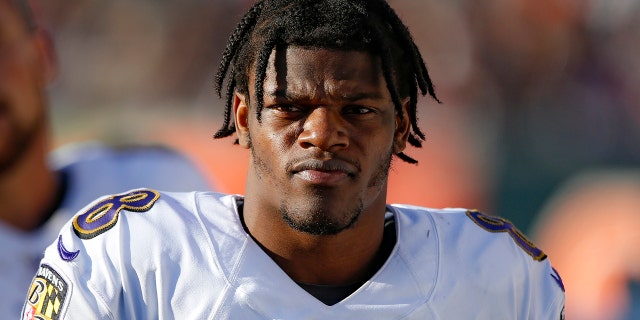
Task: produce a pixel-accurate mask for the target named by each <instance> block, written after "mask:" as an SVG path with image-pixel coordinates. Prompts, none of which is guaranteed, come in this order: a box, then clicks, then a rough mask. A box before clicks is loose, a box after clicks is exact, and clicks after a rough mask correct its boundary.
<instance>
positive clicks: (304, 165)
mask: <svg viewBox="0 0 640 320" xmlns="http://www.w3.org/2000/svg"><path fill="white" fill-rule="evenodd" d="M357 171H358V170H357V167H356V166H354V165H352V164H350V163H349V162H346V161H343V160H334V159H332V160H326V161H323V160H315V159H311V160H305V161H302V162H298V163H297V164H296V165H294V166H293V167H292V168H291V170H290V172H291V173H292V174H293V175H294V176H295V177H297V178H300V179H302V180H305V181H307V182H309V183H312V184H318V185H333V184H337V183H340V182H341V181H343V180H344V179H347V178H352V177H354V176H355V174H356V172H357Z"/></svg>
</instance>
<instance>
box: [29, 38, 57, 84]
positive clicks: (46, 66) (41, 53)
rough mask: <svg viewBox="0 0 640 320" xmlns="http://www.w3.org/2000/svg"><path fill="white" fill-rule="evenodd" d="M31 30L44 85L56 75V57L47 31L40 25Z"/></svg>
mask: <svg viewBox="0 0 640 320" xmlns="http://www.w3.org/2000/svg"><path fill="white" fill-rule="evenodd" d="M33 32H34V41H35V45H36V48H37V54H38V59H39V60H38V61H39V63H40V65H41V70H42V79H43V81H44V85H47V84H49V83H50V82H51V81H53V79H55V77H56V76H57V75H58V57H57V55H56V51H55V48H54V45H53V40H52V39H51V35H50V34H49V32H47V30H45V29H43V28H41V27H37V28H36V30H34V31H33Z"/></svg>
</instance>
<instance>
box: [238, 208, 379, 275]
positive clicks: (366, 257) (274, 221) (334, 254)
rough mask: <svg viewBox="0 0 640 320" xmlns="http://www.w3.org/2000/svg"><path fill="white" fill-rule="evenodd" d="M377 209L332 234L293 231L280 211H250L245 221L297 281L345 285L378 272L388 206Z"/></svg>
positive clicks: (281, 266) (261, 244) (263, 246)
mask: <svg viewBox="0 0 640 320" xmlns="http://www.w3.org/2000/svg"><path fill="white" fill-rule="evenodd" d="M255 209H256V208H252V205H251V203H248V204H247V203H245V205H244V210H255ZM378 211H380V212H379V214H378V213H377V212H376V213H375V214H374V213H372V212H363V214H362V215H361V216H360V219H359V220H358V222H357V223H356V224H355V225H354V226H353V227H352V228H349V229H347V230H344V231H342V232H340V233H339V234H337V235H329V236H317V235H311V234H307V233H304V232H300V231H297V230H293V229H292V228H291V227H289V225H288V224H287V223H286V222H284V220H283V219H282V218H281V217H280V214H279V213H275V212H272V213H266V212H265V211H264V210H263V209H262V210H260V211H259V213H257V214H256V212H257V211H253V212H249V215H248V216H246V215H245V216H244V217H243V222H244V223H245V224H246V225H245V228H246V229H247V231H248V232H249V234H250V235H251V236H252V237H253V238H254V240H255V241H256V242H257V243H258V244H259V245H260V246H261V247H262V249H263V250H264V251H265V252H266V253H267V254H268V255H269V256H270V257H271V258H272V259H273V260H274V261H275V262H276V264H278V265H279V266H280V268H281V269H282V270H283V271H284V272H285V273H287V274H288V275H289V277H290V278H291V279H293V280H294V281H297V282H302V283H307V284H320V285H346V284H352V283H355V282H359V281H364V280H366V279H368V278H369V277H370V276H371V275H372V274H373V273H374V272H375V270H372V269H374V268H376V267H375V265H376V263H375V259H376V256H377V254H378V252H379V250H380V247H381V243H382V239H383V231H384V213H385V207H384V206H383V207H382V208H381V209H380V210H378ZM245 212H246V211H245ZM265 215H271V216H268V217H267V216H265Z"/></svg>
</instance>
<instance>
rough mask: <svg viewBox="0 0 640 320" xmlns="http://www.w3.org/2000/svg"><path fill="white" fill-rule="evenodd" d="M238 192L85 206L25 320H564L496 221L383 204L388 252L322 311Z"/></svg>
mask: <svg viewBox="0 0 640 320" xmlns="http://www.w3.org/2000/svg"><path fill="white" fill-rule="evenodd" d="M239 198H240V196H233V195H221V194H217V193H212V192H192V193H160V192H156V191H153V190H133V191H131V192H130V193H127V194H121V195H117V196H112V197H107V198H103V199H101V200H99V201H96V202H94V203H93V204H91V205H89V206H87V207H85V208H84V209H83V210H82V211H81V212H80V213H79V214H78V216H77V217H76V218H74V219H73V220H72V221H70V222H68V223H67V224H66V225H65V226H64V228H63V229H62V232H61V236H60V238H59V240H58V241H56V242H55V243H54V244H52V245H51V246H50V247H49V248H47V250H46V253H45V258H44V259H43V260H42V262H41V267H40V270H39V271H38V274H37V275H36V277H35V278H34V280H33V283H32V285H31V289H30V290H29V293H28V294H27V300H26V302H25V307H24V309H23V319H32V318H33V315H34V314H35V315H42V314H44V315H45V316H46V318H47V319H63V318H64V319H332V320H338V319H491V320H496V319H509V320H513V319H545V320H548V319H561V313H562V310H563V306H564V301H565V298H564V291H563V288H562V285H561V280H560V279H559V276H558V275H557V273H556V272H555V271H554V270H553V269H552V267H551V265H550V263H549V259H545V258H546V256H544V254H543V253H542V252H541V251H540V250H538V249H537V248H535V247H533V246H531V244H530V243H526V242H525V243H523V242H522V241H521V240H523V239H524V238H523V237H522V236H521V235H520V234H518V233H517V232H515V229H513V228H511V226H510V225H509V224H508V223H506V222H505V221H504V220H501V219H497V218H491V217H487V216H484V215H482V214H480V213H478V212H475V211H467V210H464V209H445V210H434V209H428V208H420V207H414V206H405V205H392V206H389V211H390V212H391V213H392V214H393V215H394V217H395V224H396V233H397V242H396V245H395V247H394V249H393V251H392V253H391V255H390V256H389V257H388V259H387V261H386V262H385V264H384V265H383V267H382V268H381V269H380V270H379V271H378V272H377V273H376V274H375V275H374V276H373V277H372V278H371V279H369V280H368V281H367V282H366V283H364V284H363V285H362V286H361V287H360V288H359V289H357V290H356V291H355V292H354V293H352V294H351V295H350V296H348V297H347V298H345V299H344V300H342V301H340V302H338V303H337V304H335V305H332V306H327V305H325V304H323V303H322V302H320V301H319V300H317V299H315V298H314V297H313V296H311V295H310V294H308V293H307V291H305V290H303V289H302V288H301V287H300V286H298V285H297V284H296V283H295V282H294V281H293V280H292V279H290V278H289V277H288V276H287V275H286V274H285V273H284V272H283V271H282V270H281V269H280V268H279V267H278V266H277V265H276V264H275V263H274V262H273V261H272V260H271V259H270V258H269V256H268V255H267V254H266V253H264V252H263V251H262V250H261V248H260V247H259V246H258V245H257V244H256V243H255V242H254V241H253V240H252V238H251V237H250V236H249V235H248V234H247V233H246V232H245V231H244V229H243V227H242V223H241V221H240V218H239V215H238V210H237V205H236V200H237V199H239ZM488 230H492V231H488Z"/></svg>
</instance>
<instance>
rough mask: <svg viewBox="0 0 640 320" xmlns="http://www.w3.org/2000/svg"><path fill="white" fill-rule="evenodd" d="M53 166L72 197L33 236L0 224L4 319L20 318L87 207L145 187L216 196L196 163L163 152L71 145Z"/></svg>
mask: <svg viewBox="0 0 640 320" xmlns="http://www.w3.org/2000/svg"><path fill="white" fill-rule="evenodd" d="M50 161H51V166H52V168H53V169H54V170H55V171H57V172H59V176H60V177H62V178H63V179H64V180H65V181H66V183H65V184H66V191H65V192H64V197H63V198H62V199H61V201H62V202H61V203H60V206H59V207H58V208H57V209H56V210H55V211H54V212H53V213H52V215H51V217H50V218H49V219H48V220H47V222H46V223H45V224H44V225H43V226H42V227H40V228H39V229H37V230H35V231H32V232H22V231H18V230H15V229H13V228H11V227H10V226H8V225H5V224H3V223H2V222H0V244H1V245H0V283H2V290H0V315H2V316H1V317H0V318H3V317H4V316H6V317H8V318H11V319H15V318H16V317H17V316H18V314H19V313H20V308H21V307H22V303H23V302H24V296H25V290H27V289H28V287H29V283H30V282H31V279H32V278H33V273H34V272H35V271H36V270H37V268H38V263H39V262H40V260H41V259H42V256H43V253H44V250H45V248H46V247H47V246H48V245H49V244H51V242H52V241H54V240H55V239H56V238H57V236H58V233H59V232H60V228H61V227H62V226H63V225H64V224H65V223H66V222H67V221H68V220H69V219H71V218H72V217H73V215H74V214H75V213H76V212H78V211H79V210H80V209H82V207H83V206H85V205H87V203H89V202H91V201H93V200H95V199H96V198H98V197H100V196H103V195H109V194H114V193H119V192H124V191H127V190H130V189H132V188H140V187H152V188H157V189H161V190H169V191H192V190H211V187H210V186H209V183H208V182H207V179H206V178H205V177H204V176H203V175H202V174H201V173H200V171H199V170H197V168H196V167H195V165H194V164H193V163H192V162H190V161H189V160H188V159H187V158H186V157H184V156H183V155H181V154H178V153H176V152H175V151H172V150H169V149H166V148H162V147H150V146H136V147H128V148H125V149H122V148H120V149H116V148H112V147H108V146H106V145H103V144H100V143H79V144H70V145H67V146H65V147H63V148H60V149H56V150H55V151H54V152H53V153H52V154H51V158H50ZM15 214H17V215H19V214H20V213H19V212H16V213H15Z"/></svg>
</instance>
